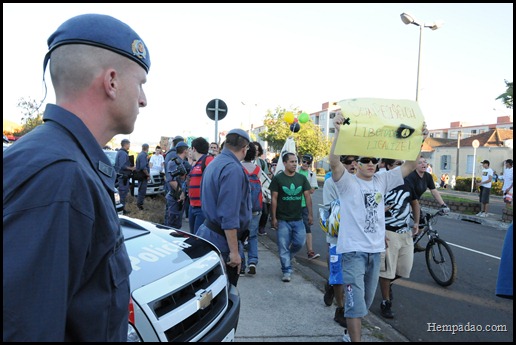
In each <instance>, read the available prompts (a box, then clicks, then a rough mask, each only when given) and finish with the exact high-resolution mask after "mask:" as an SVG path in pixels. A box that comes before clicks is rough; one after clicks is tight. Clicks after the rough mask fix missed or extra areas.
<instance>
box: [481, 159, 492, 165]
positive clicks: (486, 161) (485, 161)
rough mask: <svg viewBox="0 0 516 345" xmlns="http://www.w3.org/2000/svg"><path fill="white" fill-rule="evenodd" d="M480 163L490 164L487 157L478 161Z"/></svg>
mask: <svg viewBox="0 0 516 345" xmlns="http://www.w3.org/2000/svg"><path fill="white" fill-rule="evenodd" d="M480 163H482V164H490V163H489V161H488V160H487V159H484V160H483V161H482V162H480Z"/></svg>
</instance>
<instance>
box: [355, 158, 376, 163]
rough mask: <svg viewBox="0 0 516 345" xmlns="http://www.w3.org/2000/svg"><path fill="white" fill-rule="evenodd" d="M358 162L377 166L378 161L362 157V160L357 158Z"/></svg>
mask: <svg viewBox="0 0 516 345" xmlns="http://www.w3.org/2000/svg"><path fill="white" fill-rule="evenodd" d="M358 161H359V162H360V163H362V164H369V163H373V164H378V162H379V159H378V158H369V157H363V158H359V159H358Z"/></svg>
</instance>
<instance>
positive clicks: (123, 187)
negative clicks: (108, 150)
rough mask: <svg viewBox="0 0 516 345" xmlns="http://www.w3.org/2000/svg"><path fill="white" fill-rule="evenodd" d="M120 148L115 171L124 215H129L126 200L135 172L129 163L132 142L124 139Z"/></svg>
mask: <svg viewBox="0 0 516 345" xmlns="http://www.w3.org/2000/svg"><path fill="white" fill-rule="evenodd" d="M120 146H121V148H120V150H118V151H117V153H116V158H115V170H116V172H117V179H118V180H117V181H118V192H119V195H120V203H121V204H122V205H124V208H123V213H124V214H129V211H127V210H126V209H125V199H126V197H127V194H128V193H129V179H130V177H131V174H132V172H133V171H134V165H133V166H131V162H130V161H129V147H130V146H131V142H130V141H129V139H122V142H121V143H120Z"/></svg>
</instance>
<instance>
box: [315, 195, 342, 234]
mask: <svg viewBox="0 0 516 345" xmlns="http://www.w3.org/2000/svg"><path fill="white" fill-rule="evenodd" d="M319 225H320V226H321V229H322V231H324V232H325V233H327V234H328V235H330V236H331V237H339V226H340V200H339V199H335V200H333V201H332V202H331V204H330V208H329V209H326V208H322V207H321V208H319Z"/></svg>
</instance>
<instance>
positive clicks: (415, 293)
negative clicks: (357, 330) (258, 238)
mask: <svg viewBox="0 0 516 345" xmlns="http://www.w3.org/2000/svg"><path fill="white" fill-rule="evenodd" d="M469 197H470V198H472V200H478V199H477V198H478V196H475V195H470V196H469ZM321 203H322V190H321V189H319V190H316V192H315V193H314V195H313V205H314V225H313V226H312V234H313V246H314V250H315V251H316V252H318V253H320V254H321V257H320V258H318V259H315V260H308V259H307V256H306V248H305V249H303V250H302V251H300V252H299V253H298V254H297V255H296V258H297V259H298V262H299V263H300V264H302V265H306V266H307V267H309V268H311V269H312V270H314V271H315V272H317V274H318V275H319V276H321V277H322V278H323V279H325V278H326V277H327V264H326V261H327V257H328V255H327V244H326V241H325V237H324V233H323V232H322V230H320V228H319V225H318V224H319V219H318V208H319V204H321ZM498 207H499V213H500V214H501V207H504V206H503V202H501V201H500V204H498V202H497V200H496V199H492V208H491V210H490V212H493V213H494V212H497V210H498ZM435 228H437V229H438V231H439V234H440V237H441V238H443V239H444V240H446V241H447V242H448V243H449V244H450V246H451V247H452V250H453V252H454V255H455V257H456V260H457V265H458V275H457V279H456V281H455V282H454V283H453V284H452V285H451V286H449V287H446V288H445V287H441V286H439V285H437V283H435V281H434V280H433V279H432V277H431V276H430V274H429V273H428V270H427V268H426V263H425V259H424V253H418V254H416V255H415V258H414V267H413V269H412V273H411V277H410V279H399V280H397V281H396V283H395V285H394V288H393V292H394V300H393V311H394V312H395V318H394V319H392V320H388V319H383V320H384V321H386V322H388V323H389V324H390V325H392V327H393V328H395V329H396V330H397V331H399V332H400V333H401V334H402V335H404V336H405V337H407V338H408V339H409V340H410V341H512V339H513V303H512V300H505V299H501V298H499V297H496V296H495V294H494V291H495V285H496V278H497V275H498V266H499V263H500V254H501V248H502V244H503V240H504V237H505V233H506V228H505V229H504V228H500V227H492V226H486V225H481V224H476V223H473V222H468V221H463V220H460V219H458V218H452V217H450V216H446V217H440V218H439V220H438V223H437V225H436V226H435ZM268 236H269V237H270V238H271V239H272V240H273V241H276V238H275V232H274V231H269V234H268ZM380 301H381V295H380V291H379V289H378V290H377V293H376V298H375V301H374V303H373V305H372V307H371V310H370V312H372V313H374V314H376V315H378V316H379V315H380V312H379V305H380ZM379 317H381V316H379ZM472 325H474V326H475V331H472V330H471V328H472V327H471V326H472ZM488 325H489V326H491V325H495V326H497V327H499V330H498V331H497V332H487V331H478V329H479V328H478V327H482V329H485V328H486V326H488ZM439 328H441V329H443V328H444V329H447V330H449V331H434V330H437V329H439ZM461 328H462V329H463V331H462V332H459V331H453V330H455V329H457V330H458V329H461ZM465 329H467V331H464V330H465Z"/></svg>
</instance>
